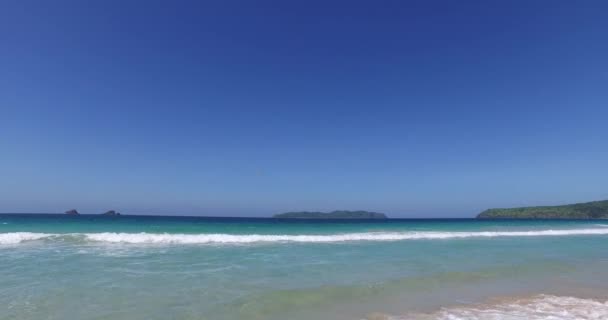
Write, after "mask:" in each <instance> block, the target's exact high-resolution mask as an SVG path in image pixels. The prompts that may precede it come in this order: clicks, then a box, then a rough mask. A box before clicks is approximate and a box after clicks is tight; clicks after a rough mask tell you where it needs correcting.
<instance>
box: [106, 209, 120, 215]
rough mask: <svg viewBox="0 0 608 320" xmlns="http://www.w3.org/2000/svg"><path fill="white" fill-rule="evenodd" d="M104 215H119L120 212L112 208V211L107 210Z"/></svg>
mask: <svg viewBox="0 0 608 320" xmlns="http://www.w3.org/2000/svg"><path fill="white" fill-rule="evenodd" d="M102 215H104V216H119V215H120V212H116V211H114V210H110V211H106V212H104V213H102Z"/></svg>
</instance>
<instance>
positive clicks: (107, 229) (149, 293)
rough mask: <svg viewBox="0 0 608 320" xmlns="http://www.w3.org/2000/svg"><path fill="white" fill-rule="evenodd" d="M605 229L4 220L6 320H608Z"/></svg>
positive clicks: (1, 268) (1, 282)
mask: <svg viewBox="0 0 608 320" xmlns="http://www.w3.org/2000/svg"><path fill="white" fill-rule="evenodd" d="M607 299H608V223H604V222H603V221H601V220H597V221H594V220H589V221H573V220H559V221H557V220H475V219H437V220H430V219H429V220H407V219H404V220H400V219H390V220H386V221H385V220H373V221H344V220H342V221H334V220H323V221H308V220H276V219H247V218H198V217H154V216H119V217H105V216H93V215H80V216H67V215H46V214H45V215H10V214H5V215H0V306H2V307H0V319H2V320H5V319H15V320H17V319H18V320H41V319H45V320H51V319H99V320H101V319H108V320H109V319H112V320H117V319H121V320H122V319H124V320H138V319H141V320H144V319H146V320H149V319H158V320H161V319H162V320H165V319H176V320H186V319H197V320H203V319H205V320H215V319H218V320H232V319H247V320H255V319H260V320H275V319H276V320H279V319H281V320H283V319H288V320H292V319H293V320H310V319H328V320H359V319H370V320H372V319H373V320H379V319H404V320H405V319H413V320H415V319H425V320H426V319H445V320H448V319H449V320H457V319H471V320H475V319H492V320H493V319H547V320H549V319H551V320H559V319H608V302H607Z"/></svg>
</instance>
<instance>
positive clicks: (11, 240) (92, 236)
mask: <svg viewBox="0 0 608 320" xmlns="http://www.w3.org/2000/svg"><path fill="white" fill-rule="evenodd" d="M583 235H608V228H594V229H566V230H529V231H475V232H463V231H453V232H447V231H446V232H440V231H407V232H365V233H343V234H317V235H310V234H309V235H285V234H283V235H269V234H171V233H144V232H142V233H116V232H101V233H69V234H49V233H33V232H10V233H0V244H17V243H22V242H28V241H34V240H53V239H63V240H65V239H74V240H83V241H91V242H105V243H129V244H248V243H285V242H298V243H336V242H352V241H403V240H425V239H426V240H433V239H437V240H440V239H460V238H495V237H546V236H583Z"/></svg>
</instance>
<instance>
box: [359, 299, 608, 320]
mask: <svg viewBox="0 0 608 320" xmlns="http://www.w3.org/2000/svg"><path fill="white" fill-rule="evenodd" d="M368 319H374V320H376V319H387V320H388V319H391V320H465V319H466V320H482V319H483V320H507V319H508V320H572V319H580V320H600V319H604V320H605V319H608V301H599V300H593V299H582V298H575V297H560V296H553V295H538V296H534V297H532V298H526V299H516V300H511V301H503V302H499V303H495V304H483V305H475V306H459V307H452V308H443V309H441V310H440V311H437V312H434V313H429V314H410V315H404V316H388V315H381V314H375V315H371V316H370V317H368Z"/></svg>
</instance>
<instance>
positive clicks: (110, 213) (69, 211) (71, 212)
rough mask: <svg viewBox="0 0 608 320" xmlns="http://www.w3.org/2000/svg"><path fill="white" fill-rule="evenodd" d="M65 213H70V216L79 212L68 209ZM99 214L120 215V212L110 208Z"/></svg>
mask: <svg viewBox="0 0 608 320" xmlns="http://www.w3.org/2000/svg"><path fill="white" fill-rule="evenodd" d="M65 214H67V215H71V216H77V215H80V213H79V212H78V210H76V209H70V210H68V211H66V212H65ZM101 215H102V216H120V215H121V214H120V212H116V211H114V210H110V211H106V212H104V213H102V214H101Z"/></svg>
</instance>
